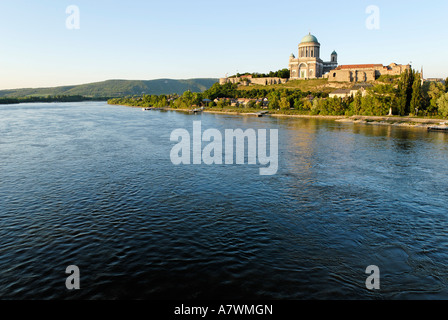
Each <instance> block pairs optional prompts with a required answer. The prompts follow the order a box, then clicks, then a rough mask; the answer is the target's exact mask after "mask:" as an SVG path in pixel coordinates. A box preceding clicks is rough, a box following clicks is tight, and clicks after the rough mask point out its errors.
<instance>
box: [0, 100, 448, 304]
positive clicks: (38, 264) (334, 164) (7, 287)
mask: <svg viewBox="0 0 448 320" xmlns="http://www.w3.org/2000/svg"><path fill="white" fill-rule="evenodd" d="M199 120H200V121H202V127H203V129H204V130H205V129H207V128H215V129H218V130H220V131H224V130H225V129H236V128H241V129H248V128H253V129H278V130H279V168H278V172H277V174H275V175H272V176H261V175H260V174H259V166H257V165H211V166H208V165H190V166H188V165H180V166H174V165H173V164H172V162H171V160H170V150H171V148H172V147H173V145H174V144H175V143H173V142H171V141H170V134H171V132H172V131H173V130H174V129H177V128H184V129H187V130H189V131H191V129H192V126H193V121H199ZM447 181H448V135H447V134H445V133H439V132H426V131H424V130H421V129H410V128H398V127H390V126H376V125H359V124H350V123H338V122H335V121H327V120H317V119H286V118H285V119H280V118H274V117H263V118H256V117H242V116H232V115H222V114H202V115H201V114H200V115H191V114H185V113H180V112H159V111H146V112H142V111H141V110H140V109H139V108H127V107H121V106H108V105H107V104H105V103H103V102H95V103H92V102H88V103H63V104H62V103H53V104H21V105H9V106H1V107H0V298H2V299H448V286H447V284H448V271H447V261H448V234H447V230H448V210H447V203H448V187H447ZM69 265H76V266H78V267H79V269H80V283H81V289H80V290H76V291H69V290H67V289H66V287H65V281H66V278H67V277H68V275H67V274H66V273H65V270H66V267H67V266H69ZM370 265H376V266H378V267H379V269H380V290H368V289H367V288H366V279H367V277H368V276H369V275H368V274H366V273H365V271H366V268H367V266H370Z"/></svg>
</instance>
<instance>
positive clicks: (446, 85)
mask: <svg viewBox="0 0 448 320" xmlns="http://www.w3.org/2000/svg"><path fill="white" fill-rule="evenodd" d="M445 92H448V78H446V79H445Z"/></svg>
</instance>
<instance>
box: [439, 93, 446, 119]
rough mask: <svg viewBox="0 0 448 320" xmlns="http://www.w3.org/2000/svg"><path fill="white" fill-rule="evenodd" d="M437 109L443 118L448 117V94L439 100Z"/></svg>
mask: <svg viewBox="0 0 448 320" xmlns="http://www.w3.org/2000/svg"><path fill="white" fill-rule="evenodd" d="M437 107H438V111H439V114H440V115H441V116H443V117H446V116H448V93H445V94H444V95H442V96H441V97H440V98H439V99H438V100H437Z"/></svg>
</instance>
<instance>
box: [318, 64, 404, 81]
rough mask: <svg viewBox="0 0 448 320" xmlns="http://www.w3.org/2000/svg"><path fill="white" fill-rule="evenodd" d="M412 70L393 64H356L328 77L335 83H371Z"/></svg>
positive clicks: (340, 68) (339, 69)
mask: <svg viewBox="0 0 448 320" xmlns="http://www.w3.org/2000/svg"><path fill="white" fill-rule="evenodd" d="M408 69H411V65H409V64H408V65H401V64H396V63H391V64H390V65H388V66H383V65H382V64H354V65H343V66H339V67H337V68H336V69H335V70H332V71H331V72H330V73H329V74H328V75H326V77H328V81H333V82H369V81H375V80H376V79H378V78H379V77H380V76H382V75H390V76H398V75H400V74H402V73H403V72H404V71H406V70H408Z"/></svg>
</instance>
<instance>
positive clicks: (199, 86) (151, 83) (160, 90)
mask: <svg viewBox="0 0 448 320" xmlns="http://www.w3.org/2000/svg"><path fill="white" fill-rule="evenodd" d="M217 81H218V79H212V78H203V79H189V80H173V79H158V80H107V81H103V82H95V83H88V84H82V85H76V86H63V87H54V88H36V89H13V90H0V98H21V97H38V96H41V97H42V96H43V97H46V96H62V95H64V96H84V97H92V98H103V97H109V98H111V97H123V96H134V95H143V94H156V95H160V94H172V93H177V94H182V93H184V92H185V91H187V90H190V91H192V92H203V91H205V90H207V89H209V88H210V87H211V86H212V85H213V84H214V83H216V82H217Z"/></svg>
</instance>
